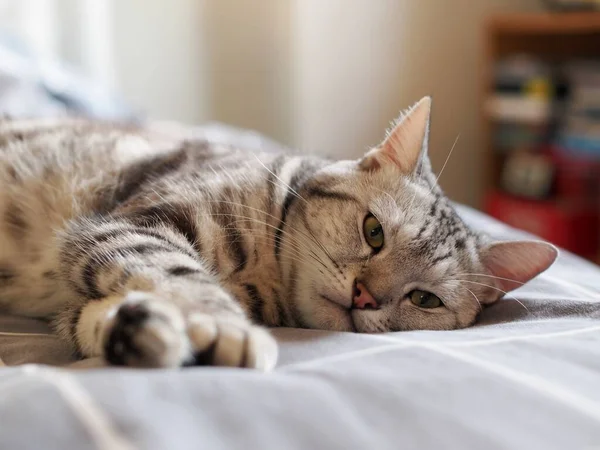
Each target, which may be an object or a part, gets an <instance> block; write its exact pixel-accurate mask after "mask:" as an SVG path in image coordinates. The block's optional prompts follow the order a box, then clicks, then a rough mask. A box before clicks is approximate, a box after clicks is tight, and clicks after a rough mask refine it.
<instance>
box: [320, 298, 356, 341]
mask: <svg viewBox="0 0 600 450" xmlns="http://www.w3.org/2000/svg"><path fill="white" fill-rule="evenodd" d="M320 296H321V298H322V299H323V300H325V301H327V302H328V303H330V304H332V305H334V306H336V309H337V310H339V311H340V313H341V314H343V315H344V316H345V318H346V319H347V322H348V324H349V325H350V328H351V329H350V330H347V331H352V332H353V333H358V330H357V328H356V324H355V323H354V318H353V317H352V308H351V307H350V308H349V307H348V306H346V305H344V304H341V303H340V302H339V301H335V300H333V299H331V298H329V297H327V296H326V295H323V294H320Z"/></svg>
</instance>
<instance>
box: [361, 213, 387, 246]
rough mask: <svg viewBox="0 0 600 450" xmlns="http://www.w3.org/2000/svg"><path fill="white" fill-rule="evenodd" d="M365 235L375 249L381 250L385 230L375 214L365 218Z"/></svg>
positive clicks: (368, 242)
mask: <svg viewBox="0 0 600 450" xmlns="http://www.w3.org/2000/svg"><path fill="white" fill-rule="evenodd" d="M363 233H364V235H365V240H366V241H367V244H369V245H370V246H371V247H372V248H373V249H375V250H379V249H380V248H381V247H383V228H382V227H381V224H380V223H379V220H377V217H375V216H374V215H373V214H369V215H368V216H367V217H365V221H364V222H363Z"/></svg>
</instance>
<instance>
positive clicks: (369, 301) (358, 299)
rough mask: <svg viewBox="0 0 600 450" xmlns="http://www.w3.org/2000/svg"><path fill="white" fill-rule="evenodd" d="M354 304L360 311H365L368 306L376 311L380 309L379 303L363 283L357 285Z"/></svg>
mask: <svg viewBox="0 0 600 450" xmlns="http://www.w3.org/2000/svg"><path fill="white" fill-rule="evenodd" d="M352 303H353V304H354V307H355V308H358V309H365V308H366V307H367V306H370V307H372V308H375V309H377V308H379V305H378V304H377V301H376V300H375V299H374V298H373V296H372V295H371V293H370V292H369V291H368V290H367V288H366V287H365V286H364V285H363V284H362V283H356V289H355V290H354V298H353V299H352Z"/></svg>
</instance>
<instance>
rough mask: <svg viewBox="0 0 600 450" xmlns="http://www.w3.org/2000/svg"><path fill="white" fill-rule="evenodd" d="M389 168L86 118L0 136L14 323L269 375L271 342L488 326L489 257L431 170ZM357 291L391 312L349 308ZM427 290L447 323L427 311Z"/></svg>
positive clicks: (104, 349)
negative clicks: (371, 237) (373, 242)
mask: <svg viewBox="0 0 600 450" xmlns="http://www.w3.org/2000/svg"><path fill="white" fill-rule="evenodd" d="M427 123H428V121H427ZM423 126H425V125H423ZM398 127H402V125H399V126H398ZM405 132H410V130H405ZM422 147H424V148H425V147H426V143H425V144H423V145H422ZM382 148H383V147H382ZM417 151H419V152H421V151H424V150H423V149H422V148H421V146H419V148H418V149H417ZM373 155H374V154H373V153H372V152H371V153H370V154H369V155H367V157H365V158H366V159H363V160H361V161H345V162H332V161H327V160H323V159H319V158H313V157H306V156H301V155H297V154H293V153H287V152H285V151H283V150H282V151H281V152H269V153H267V152H264V153H260V154H255V153H251V152H248V151H244V149H243V148H235V147H227V146H222V145H216V144H212V143H210V142H205V141H194V140H182V139H180V138H179V137H178V136H167V135H161V134H158V133H156V132H154V131H153V130H147V129H139V130H134V129H123V128H119V127H116V126H108V125H103V124H95V123H88V122H85V121H78V120H74V121H67V122H60V121H59V122H51V121H30V122H23V121H10V120H4V121H1V122H0V184H1V185H2V191H1V193H0V214H1V216H2V220H1V222H0V224H1V227H0V308H2V309H4V310H6V311H9V312H12V313H15V314H21V315H27V316H33V317H44V318H49V319H51V320H52V322H53V324H54V326H55V327H56V329H57V331H58V333H59V334H60V335H61V336H62V337H63V338H64V339H66V340H68V341H69V342H71V343H72V344H73V346H74V348H75V349H76V351H77V352H79V353H80V354H81V355H83V356H95V355H100V356H104V357H105V358H106V360H107V361H109V362H110V363H112V364H125V365H133V366H144V367H145V366H152V367H156V366H159V367H162V366H180V365H187V364H216V365H230V366H242V367H254V368H261V369H269V368H270V367H272V366H273V364H274V363H275V360H276V356H277V347H276V344H275V342H274V341H273V339H272V338H271V337H270V335H269V334H268V333H267V332H266V331H265V329H264V328H262V327H263V326H295V327H314V328H324V329H331V330H340V331H352V330H354V331H361V332H375V331H388V330H407V329H418V328H428V329H449V328H457V327H464V326H468V325H470V324H472V323H473V322H474V320H475V317H476V315H477V313H478V311H479V308H480V304H481V303H489V302H491V301H493V300H495V299H497V298H498V297H499V295H498V294H497V289H498V287H497V284H496V283H495V282H494V280H493V279H490V278H472V279H471V281H474V282H477V281H479V282H480V283H483V284H487V285H489V286H491V287H490V288H487V287H484V286H478V285H477V284H472V285H468V284H465V283H461V282H457V281H456V279H457V278H458V276H459V275H458V274H460V273H466V272H469V273H484V271H485V270H487V269H486V267H485V261H484V256H482V255H484V253H485V251H486V249H488V248H489V245H488V244H487V241H485V239H483V238H482V237H480V236H477V235H475V234H474V233H472V232H471V231H470V230H469V229H468V228H467V227H466V226H465V225H464V224H463V222H462V221H461V220H460V219H459V218H458V216H456V214H455V213H454V211H453V209H452V207H451V206H450V204H449V203H448V201H447V200H446V198H445V197H444V196H443V194H442V193H441V191H440V190H439V188H438V187H437V185H436V183H435V178H434V177H433V174H432V173H431V170H430V168H429V164H428V162H427V160H426V158H425V159H423V158H422V159H421V160H420V163H419V166H418V168H416V170H415V173H414V174H402V173H400V172H398V171H397V170H395V169H394V168H393V167H391V166H390V165H389V164H388V165H387V166H386V164H387V163H386V164H382V163H381V161H380V160H379V158H380V155H379V154H375V156H373ZM384 156H385V155H384ZM373 158H376V159H373ZM415 160H416V159H415ZM369 212H371V213H373V214H375V215H376V216H377V217H378V218H380V220H381V222H382V224H383V226H384V229H385V233H386V234H385V236H386V244H385V247H384V249H383V250H382V251H381V252H379V253H377V254H374V253H373V251H372V249H370V247H369V246H368V245H366V242H365V240H364V237H363V236H362V220H363V219H364V217H365V215H366V214H367V213H369ZM538 272H539V271H538ZM514 276H515V277H517V276H518V274H517V275H514ZM357 279H360V280H361V281H364V283H367V284H368V285H369V289H370V290H371V292H372V293H373V295H375V296H376V297H377V298H378V299H379V300H381V303H382V307H381V308H380V309H378V310H374V311H357V310H352V309H350V307H351V305H352V295H353V286H354V283H355V280H357ZM410 288H412V289H415V288H419V289H428V290H429V291H431V292H435V293H436V295H438V296H440V298H443V299H444V304H445V307H444V308H441V309H440V310H439V311H422V310H420V309H419V308H416V307H415V306H414V305H412V304H411V303H410V302H408V301H406V298H405V297H406V293H407V292H408V290H407V289H410ZM470 294H472V295H470ZM442 309H443V311H442Z"/></svg>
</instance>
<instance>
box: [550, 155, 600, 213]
mask: <svg viewBox="0 0 600 450" xmlns="http://www.w3.org/2000/svg"><path fill="white" fill-rule="evenodd" d="M551 154H552V160H553V161H554V164H555V166H556V196H557V197H558V198H561V199H577V200H586V201H592V202H593V201H598V199H599V198H600V180H599V178H600V161H599V160H597V159H593V158H589V157H583V156H577V155H572V154H569V153H567V152H562V151H561V150H560V149H553V151H552V153H551Z"/></svg>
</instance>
